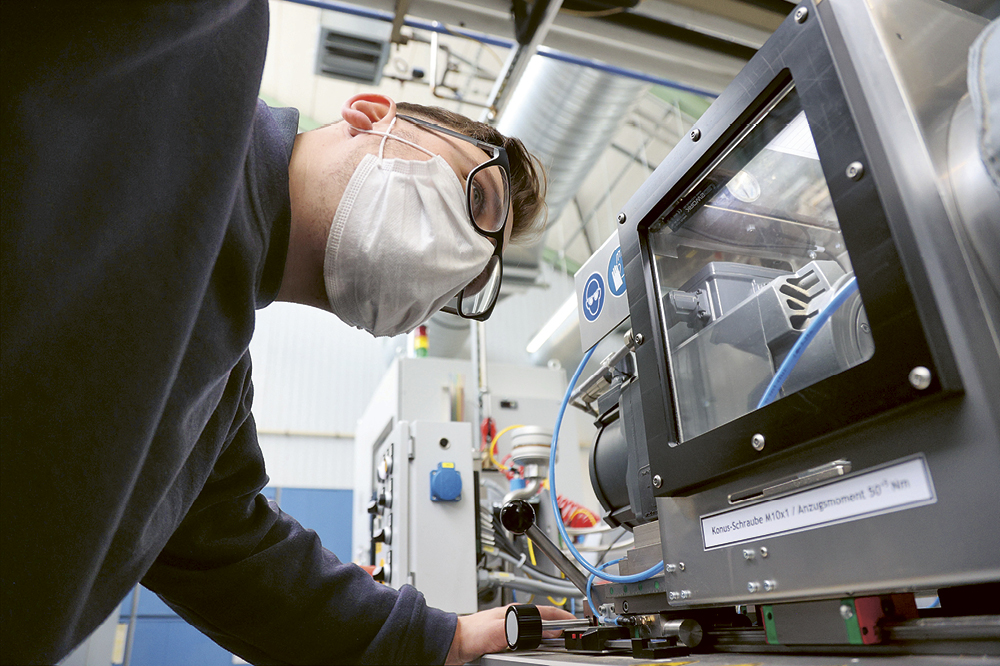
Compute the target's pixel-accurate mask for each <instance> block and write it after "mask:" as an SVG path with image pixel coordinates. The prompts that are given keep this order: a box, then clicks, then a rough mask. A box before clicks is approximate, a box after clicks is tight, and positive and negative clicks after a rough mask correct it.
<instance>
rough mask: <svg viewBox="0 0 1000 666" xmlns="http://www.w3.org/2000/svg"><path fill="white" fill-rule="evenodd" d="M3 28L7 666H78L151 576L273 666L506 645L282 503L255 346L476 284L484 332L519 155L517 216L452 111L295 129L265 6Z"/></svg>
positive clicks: (103, 8)
mask: <svg viewBox="0 0 1000 666" xmlns="http://www.w3.org/2000/svg"><path fill="white" fill-rule="evenodd" d="M2 12H3V15H2V21H3V25H4V32H5V35H4V40H3V42H2V44H0V62H2V65H0V67H2V68H3V91H4V92H3V106H2V119H3V120H2V125H3V137H2V138H3V149H2V150H3V153H2V172H3V173H2V206H3V208H2V243H0V250H2V256H0V271H2V274H0V275H2V284H0V293H2V308H3V313H2V334H3V335H2V373H3V374H2V395H0V398H2V403H0V404H2V407H0V418H2V420H0V423H2V447H3V448H2V455H0V488H2V489H0V499H2V506H0V511H2V515H3V524H2V542H0V557H2V566H0V591H2V598H0V660H2V661H3V662H4V663H53V662H55V661H57V660H59V659H60V658H62V657H63V656H64V655H66V654H67V653H68V652H69V651H70V650H71V649H72V648H73V647H74V646H75V645H77V644H78V643H79V642H80V641H82V640H84V639H85V638H86V637H87V635H88V634H89V633H90V632H91V631H92V630H93V629H94V628H95V627H96V626H97V625H98V624H99V623H100V622H101V621H102V620H103V619H104V618H105V617H106V616H107V615H108V614H109V613H110V612H112V611H113V610H114V609H115V608H116V607H117V605H118V603H119V601H120V600H121V599H122V598H123V596H124V595H125V594H126V593H127V591H128V590H129V589H130V588H131V587H132V586H133V585H134V584H135V582H136V581H138V580H141V581H142V582H143V584H144V585H146V586H147V587H148V588H150V589H152V590H154V591H156V592H157V593H159V594H160V595H161V597H162V598H163V599H164V600H165V601H166V602H167V603H168V604H170V606H171V607H172V608H174V609H175V610H176V611H177V612H178V614H180V615H181V616H182V617H184V618H185V619H187V620H188V621H190V622H192V623H193V624H195V625H196V626H197V627H198V628H199V629H200V630H202V631H203V632H205V633H206V634H208V635H209V636H211V637H212V638H213V639H215V640H216V641H217V642H219V643H220V644H221V645H223V646H224V647H226V648H227V649H230V650H232V651H233V652H234V653H236V654H239V655H241V656H242V657H244V658H246V659H247V660H249V661H251V662H254V663H301V664H304V663H338V662H354V661H367V662H376V663H392V662H402V663H435V662H436V663H440V662H442V661H445V660H447V662H448V663H461V662H463V661H466V660H469V659H472V658H475V657H476V656H478V655H479V654H482V653H483V652H489V651H495V650H500V649H503V647H504V642H503V627H502V623H503V619H502V609H495V610H493V611H487V612H483V613H477V614H475V615H471V616H468V617H464V618H460V619H457V620H456V618H455V616H454V615H451V614H447V613H444V612H441V611H438V610H435V609H431V608H428V607H427V606H426V604H425V603H424V601H423V597H422V595H421V594H420V593H419V592H417V591H416V590H414V589H413V588H410V587H404V588H403V589H401V590H400V591H395V590H392V589H390V588H388V587H385V586H381V585H378V584H376V583H375V582H374V581H372V580H371V579H370V577H368V576H367V575H366V574H365V573H364V572H363V571H362V570H361V569H360V568H358V567H356V566H354V565H350V564H342V563H341V562H339V561H338V560H337V559H336V558H335V557H334V556H333V555H332V554H331V553H330V552H328V551H326V550H324V549H323V548H322V547H321V545H320V543H319V541H318V539H317V538H316V536H315V534H314V533H311V532H308V531H306V530H305V529H303V528H302V527H301V526H300V525H299V524H298V523H297V522H295V521H294V519H292V518H291V517H289V516H287V515H285V514H282V513H281V512H280V511H278V510H277V509H276V508H275V507H273V506H271V505H269V504H268V503H267V501H266V500H265V499H264V498H263V497H262V496H261V495H260V494H259V490H260V489H261V488H262V487H263V486H264V485H265V484H266V483H267V477H266V474H265V471H264V464H263V460H262V459H261V453H260V449H259V447H258V446H257V440H256V430H255V426H254V422H253V417H252V415H251V413H250V407H251V402H252V395H253V387H252V383H251V381H250V357H249V354H248V353H247V347H248V344H249V341H250V338H251V336H252V333H253V323H254V311H255V309H257V308H260V307H264V306H266V305H267V304H268V303H270V302H272V301H273V300H275V299H283V300H289V301H297V302H301V303H306V304H309V305H314V306H317V307H321V308H324V309H329V310H331V311H334V312H336V313H337V314H338V316H341V317H342V318H344V319H345V321H348V323H351V324H352V325H355V326H359V327H362V328H365V329H367V330H370V331H372V332H373V333H376V334H391V333H393V332H396V331H400V330H403V329H405V328H406V327H408V326H410V325H411V324H413V323H414V321H416V320H417V319H419V318H420V317H422V316H424V315H425V314H426V313H429V312H431V311H433V310H434V309H437V308H438V307H440V306H441V305H443V304H444V303H445V302H447V301H448V300H449V299H450V298H451V297H452V296H455V295H456V293H457V294H458V302H457V309H458V310H460V311H461V312H462V313H463V314H464V315H465V316H475V317H480V318H482V317H484V316H488V314H489V310H490V309H491V307H492V304H491V303H489V300H490V298H491V296H490V295H491V294H492V292H493V289H494V287H495V282H496V280H497V279H498V278H499V270H498V265H499V260H500V257H501V255H502V251H503V248H504V246H505V244H506V242H507V241H508V240H509V239H510V238H516V236H517V235H518V234H523V233H527V232H530V227H531V223H532V217H533V216H535V215H537V213H538V207H539V203H538V201H537V199H538V190H537V184H536V180H535V178H534V171H533V168H532V167H531V163H530V160H528V158H527V156H526V155H525V154H522V155H520V156H518V155H517V154H516V153H517V152H518V147H517V146H518V144H516V143H511V142H510V141H506V140H504V139H502V137H498V136H493V141H492V143H497V144H501V147H504V146H505V147H506V148H507V150H506V155H507V156H508V161H509V162H510V164H509V169H508V171H509V179H508V180H509V199H510V201H509V202H508V201H507V198H508V196H506V195H504V193H503V192H504V187H505V182H504V181H503V177H504V176H503V175H502V171H503V169H500V170H499V171H500V172H501V175H500V176H499V177H500V180H499V181H498V180H497V179H496V178H497V173H498V170H497V169H496V168H493V167H495V166H498V165H499V164H500V163H501V162H503V151H499V150H493V149H492V148H490V147H489V146H488V145H486V144H488V143H491V141H490V140H489V139H490V137H489V136H485V135H484V136H481V137H478V138H480V139H486V143H480V142H476V141H473V142H471V143H470V142H469V141H466V140H464V139H461V138H458V137H456V136H453V135H452V134H449V130H455V129H463V127H462V126H456V123H457V122H458V121H456V120H455V119H454V118H453V117H450V116H448V115H447V114H445V115H443V116H442V115H441V114H440V113H439V112H436V111H432V110H426V109H421V108H418V107H405V111H408V112H409V114H408V115H409V119H406V118H403V117H402V115H403V114H398V113H397V108H396V106H395V105H394V104H393V102H392V101H391V100H388V99H387V98H384V97H381V96H364V95H362V96H358V97H355V98H352V99H351V100H349V101H348V103H347V104H346V105H345V108H344V111H343V116H344V121H343V122H342V123H338V124H334V125H331V126H329V127H326V128H323V129H321V130H318V131H315V132H311V133H308V134H304V135H301V136H298V137H296V136H295V126H296V114H295V113H294V112H292V111H290V110H273V111H272V110H271V109H268V108H267V107H266V106H264V105H263V104H259V103H258V102H257V101H256V94H257V90H258V86H259V82H260V75H261V70H262V66H263V59H264V52H265V47H266V38H267V4H266V2H265V0H234V1H231V2H228V3H214V2H178V3H171V2H166V1H165V2H158V3H133V2H123V3H120V4H114V3H111V4H108V3H103V4H97V5H94V6H91V5H88V4H83V3H75V2H68V3H45V4H41V5H39V6H36V3H28V2H22V3H3V5H2ZM400 108H403V107H402V105H400ZM435 114H437V115H435ZM428 121H430V122H431V123H434V124H437V125H442V123H444V124H449V123H450V124H451V125H452V127H450V128H449V127H444V126H443V125H442V126H440V127H432V126H429V125H427V122H428ZM435 121H437V122H436V123H435ZM466 122H468V121H466ZM471 127H472V126H468V127H465V128H464V129H465V130H466V131H467V132H469V133H476V132H485V133H488V132H489V131H490V130H488V128H484V127H479V129H475V130H471V129H470V128H471ZM491 153H492V154H491ZM518 161H520V163H519V164H516V163H517V162H518ZM477 170H478V172H477ZM474 172H476V173H474ZM480 172H481V175H482V177H481V178H480ZM470 175H471V176H472V177H471V178H470V177H469V176H470ZM445 176H447V177H445ZM373 193H374V194H376V195H378V196H372V195H373ZM383 195H384V196H383ZM498 201H499V202H500V204H499V206H498V205H497V202H498ZM382 204H384V205H382ZM459 213H461V215H460V214H459ZM366 225H369V226H366ZM427 234H433V235H435V236H436V240H435V239H434V238H431V239H430V240H428V238H430V237H429V236H427ZM437 241H440V242H437ZM441 247H443V248H445V250H446V252H445V253H444V254H442V253H437V254H436V252H437V250H438V249H439V248H441ZM397 257H398V261H395V260H394V258H397ZM387 263H388V264H390V265H388V266H387V265H386V264H387ZM394 264H399V265H398V266H396V265H394ZM403 266H408V267H410V268H408V269H407V270H410V271H416V273H415V275H414V274H407V273H406V272H405V271H403V270H401V267H403ZM417 323H419V322H417ZM546 613H547V614H548V616H549V617H556V616H559V615H558V614H559V613H563V612H562V611H555V610H554V609H553V610H548V611H546Z"/></svg>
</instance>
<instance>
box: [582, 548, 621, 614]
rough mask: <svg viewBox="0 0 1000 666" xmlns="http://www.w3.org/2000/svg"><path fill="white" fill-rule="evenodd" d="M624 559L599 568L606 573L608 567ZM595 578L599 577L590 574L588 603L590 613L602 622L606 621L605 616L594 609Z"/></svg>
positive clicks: (606, 563) (607, 563)
mask: <svg viewBox="0 0 1000 666" xmlns="http://www.w3.org/2000/svg"><path fill="white" fill-rule="evenodd" d="M624 559H625V558H624V557H619V558H618V559H617V560H611V561H610V562H605V563H604V564H602V565H601V566H599V567H597V568H598V569H600V570H601V571H604V570H605V569H607V568H608V567H610V566H611V565H612V564H618V563H619V562H621V561H622V560H624ZM595 578H597V576H595V575H594V574H590V578H588V579H587V603H588V604H590V612H592V613H593V614H594V617H599V618H601V619H602V620H604V616H603V615H601V614H600V613H598V612H597V609H596V608H594V594H593V587H594V579H595ZM615 624H617V622H615Z"/></svg>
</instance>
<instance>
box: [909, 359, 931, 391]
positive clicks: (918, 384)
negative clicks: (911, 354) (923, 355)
mask: <svg viewBox="0 0 1000 666" xmlns="http://www.w3.org/2000/svg"><path fill="white" fill-rule="evenodd" d="M908 379H909V380H910V386H912V387H913V388H915V389H917V390H918V391H924V390H926V389H928V388H930V386H931V379H932V375H931V371H930V370H929V369H927V368H925V367H924V366H922V365H918V366H917V367H915V368H913V369H912V370H910V374H909V377H908Z"/></svg>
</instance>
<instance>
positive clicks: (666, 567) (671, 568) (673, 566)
mask: <svg viewBox="0 0 1000 666" xmlns="http://www.w3.org/2000/svg"><path fill="white" fill-rule="evenodd" d="M663 570H664V571H666V572H667V573H673V572H675V571H677V565H676V564H664V565H663Z"/></svg>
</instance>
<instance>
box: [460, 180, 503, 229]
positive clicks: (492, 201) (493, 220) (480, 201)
mask: <svg viewBox="0 0 1000 666" xmlns="http://www.w3.org/2000/svg"><path fill="white" fill-rule="evenodd" d="M509 203H510V195H509V187H508V185H507V176H506V173H505V172H504V170H503V168H502V167H500V166H496V165H494V166H489V167H486V168H484V169H480V170H479V171H477V172H476V173H475V175H473V177H472V183H471V185H470V187H469V210H470V211H471V214H472V220H473V222H475V223H476V226H477V227H479V228H480V229H482V230H483V231H497V230H498V229H500V227H501V226H503V221H504V217H505V216H506V214H507V206H508V204H509Z"/></svg>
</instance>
